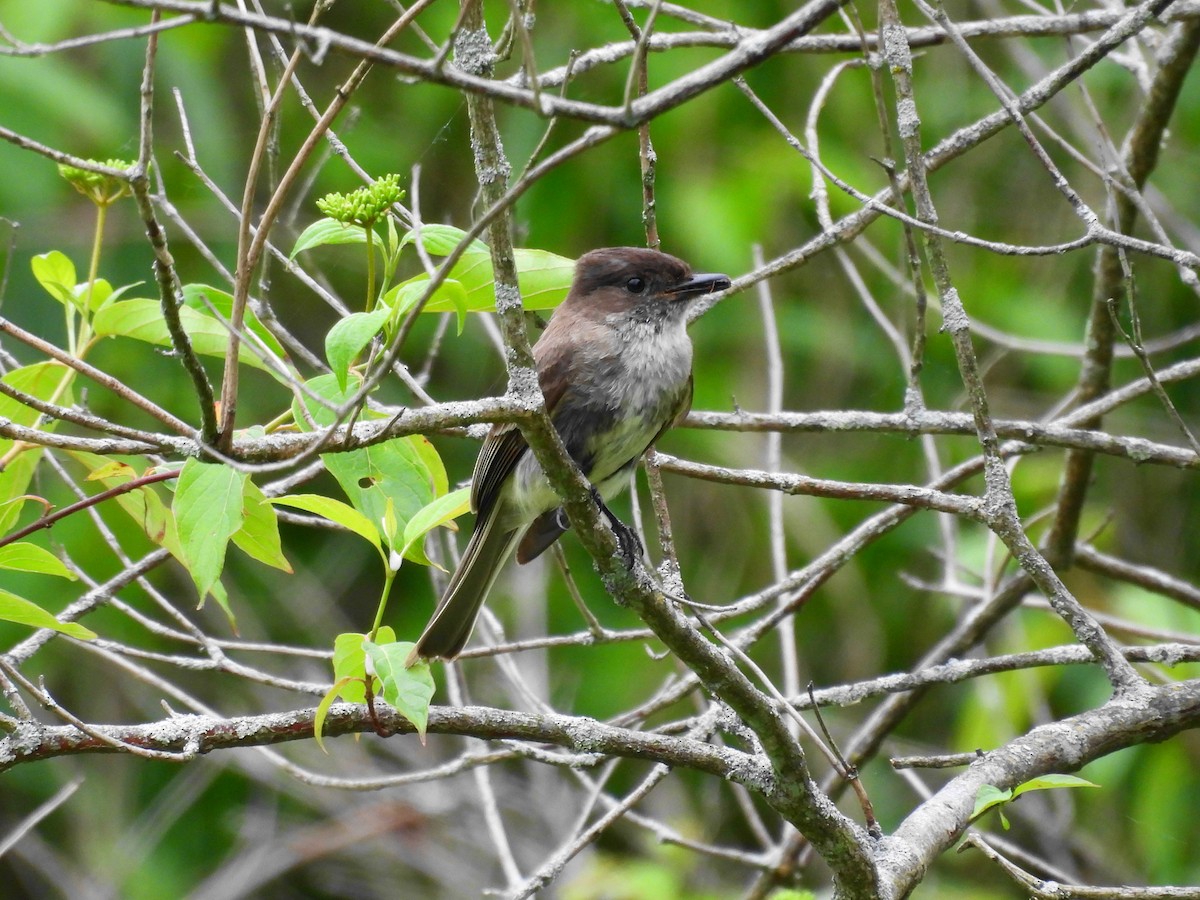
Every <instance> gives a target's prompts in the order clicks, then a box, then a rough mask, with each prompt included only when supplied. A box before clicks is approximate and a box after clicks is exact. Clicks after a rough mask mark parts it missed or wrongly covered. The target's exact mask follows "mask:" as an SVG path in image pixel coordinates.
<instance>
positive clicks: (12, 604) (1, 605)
mask: <svg viewBox="0 0 1200 900" xmlns="http://www.w3.org/2000/svg"><path fill="white" fill-rule="evenodd" d="M0 619H3V620H4V621H6V622H16V623H17V624H19V625H32V626H33V627H34V628H49V629H52V630H53V631H58V632H61V633H63V634H66V635H70V636H71V637H73V638H78V639H79V640H81V641H90V640H92V638H94V637H95V636H96V632H94V631H92V630H91V629H90V628H84V627H83V626H82V625H80V624H79V623H78V622H60V621H58V619H56V618H54V616H52V615H51V614H50V613H48V612H46V610H44V609H42V608H41V607H40V606H38V605H37V604H36V603H31V602H30V601H28V600H26V599H25V598H24V597H18V596H17V595H16V594H10V593H9V592H8V591H6V590H3V589H0Z"/></svg>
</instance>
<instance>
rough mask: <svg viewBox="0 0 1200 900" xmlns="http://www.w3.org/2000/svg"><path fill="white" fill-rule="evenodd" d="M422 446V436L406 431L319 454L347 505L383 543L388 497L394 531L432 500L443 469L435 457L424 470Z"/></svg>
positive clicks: (423, 439) (400, 528)
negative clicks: (435, 467) (357, 447)
mask: <svg viewBox="0 0 1200 900" xmlns="http://www.w3.org/2000/svg"><path fill="white" fill-rule="evenodd" d="M426 446H428V441H427V440H426V439H425V438H423V437H421V436H419V435H410V436H408V437H400V438H394V439H393V440H390V441H387V442H385V443H382V444H376V445H374V446H372V447H364V448H362V449H361V450H351V451H349V452H347V453H327V454H325V455H324V456H322V457H321V458H322V460H323V461H324V462H325V468H327V469H328V470H329V472H330V474H331V475H333V477H334V478H336V479H337V481H338V484H340V485H341V486H342V490H343V491H345V492H346V496H347V497H349V498H350V503H351V505H353V506H354V508H355V509H357V510H358V511H359V512H361V513H362V514H363V515H364V516H365V517H366V518H367V521H369V522H370V523H371V524H372V525H374V526H375V527H376V528H377V529H379V531H380V536H381V537H382V538H383V540H384V541H385V542H387V543H388V546H389V547H391V546H392V544H391V543H390V542H389V535H387V534H385V533H384V525H383V522H384V516H385V515H387V508H388V503H389V502H390V503H391V504H392V506H393V510H394V515H395V519H396V523H397V525H396V531H395V533H394V534H396V535H401V534H403V533H404V529H405V528H406V527H407V525H408V521H409V520H410V519H411V518H412V517H413V516H414V515H416V513H417V512H418V511H419V510H420V509H421V508H422V507H424V506H425V505H426V504H427V503H429V502H430V501H431V500H433V498H434V496H435V493H434V485H435V483H436V481H437V480H438V478H439V475H440V476H441V477H444V472H445V469H444V468H443V467H442V466H441V461H440V460H438V471H437V472H433V471H430V468H429V465H428V460H427V459H426V455H425V453H424V452H423V451H424V448H425V447H426ZM394 549H396V548H394Z"/></svg>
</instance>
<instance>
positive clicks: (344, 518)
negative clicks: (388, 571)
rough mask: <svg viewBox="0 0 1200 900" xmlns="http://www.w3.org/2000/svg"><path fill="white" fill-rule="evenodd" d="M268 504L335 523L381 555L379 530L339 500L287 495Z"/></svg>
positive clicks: (318, 496)
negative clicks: (302, 512)
mask: <svg viewBox="0 0 1200 900" xmlns="http://www.w3.org/2000/svg"><path fill="white" fill-rule="evenodd" d="M268 502H270V503H273V504H275V505H277V506H290V507H292V508H293V509H300V510H303V511H304V512H310V513H313V514H314V515H318V516H320V517H321V518H323V519H328V520H329V521H330V522H337V523H338V524H339V525H341V526H342V527H343V528H345V529H347V530H348V531H352V532H354V533H355V534H357V535H358V536H359V537H361V538H365V539H366V540H368V541H370V542H371V546H373V547H374V548H375V549H376V550H378V551H379V553H380V554H381V555H383V544H382V542H381V541H380V540H379V529H378V528H376V527H375V525H374V524H373V523H372V522H371V521H370V520H368V519H367V517H366V516H364V515H363V514H362V513H360V512H359V511H358V510H357V509H355V508H354V507H353V506H350V505H349V504H346V503H343V502H342V501H341V500H337V499H334V498H333V497H323V496H321V495H320V494H287V495H286V496H283V497H272V498H271V499H270V500H269V501H268Z"/></svg>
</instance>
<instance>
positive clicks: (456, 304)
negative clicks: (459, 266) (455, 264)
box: [383, 275, 470, 334]
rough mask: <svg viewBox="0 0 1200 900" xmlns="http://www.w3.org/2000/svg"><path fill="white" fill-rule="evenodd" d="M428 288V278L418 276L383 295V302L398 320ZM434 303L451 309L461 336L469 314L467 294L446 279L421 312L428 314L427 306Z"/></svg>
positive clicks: (454, 282)
mask: <svg viewBox="0 0 1200 900" xmlns="http://www.w3.org/2000/svg"><path fill="white" fill-rule="evenodd" d="M428 287H429V278H428V277H427V276H425V275H418V276H417V277H416V278H410V279H409V280H408V281H404V282H401V283H400V284H398V285H396V286H395V287H394V288H392V289H391V290H390V291H388V292H387V293H385V294H384V295H383V302H384V303H385V304H387V305H388V306H390V307H391V308H392V313H393V315H395V316H396V317H397V318H398V317H400V316H403V315H404V314H405V313H407V312H408V311H409V310H410V309H412V308H413V307H414V306H415V305H416V303H417V301H418V300H420V299H421V298H422V297H423V296H425V291H426V289H427V288H428ZM434 302H436V303H438V304H439V305H440V306H443V307H444V306H446V305H449V306H451V307H453V309H454V313H455V315H456V317H457V319H458V333H459V334H462V330H463V326H464V325H466V322H467V313H468V312H470V310H469V309H468V308H467V302H468V301H467V292H466V291H465V290H463V286H462V285H461V284H459V283H458V282H457V281H455V280H454V279H453V278H447V279H446V280H445V281H443V282H442V283H441V284H440V285H438V289H437V290H436V291H434V293H433V296H432V297H430V298H429V303H428V304H426V305H425V307H424V308H423V309H422V310H421V312H428V311H429V305H430V304H432V303H434Z"/></svg>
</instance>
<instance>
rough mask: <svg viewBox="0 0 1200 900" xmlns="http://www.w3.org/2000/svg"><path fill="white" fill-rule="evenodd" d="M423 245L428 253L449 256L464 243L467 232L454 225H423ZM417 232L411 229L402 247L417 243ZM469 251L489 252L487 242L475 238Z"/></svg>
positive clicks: (421, 232)
mask: <svg viewBox="0 0 1200 900" xmlns="http://www.w3.org/2000/svg"><path fill="white" fill-rule="evenodd" d="M420 234H421V246H423V247H424V248H425V250H426V252H427V253H432V254H433V255H434V256H449V255H450V254H451V253H452V252H454V248H455V247H457V246H458V245H459V244H461V243H462V240H463V238H464V237H466V236H467V233H466V232H465V231H463V230H462V229H461V228H455V227H454V226H453V225H438V224H433V225H422V226H421V231H420ZM416 238H417V232H415V231H410V232H408V233H407V234H405V235H404V239H403V240H402V241H401V242H400V246H401V247H406V246H408V245H409V244H412V243H415V241H416ZM467 252H468V253H487V252H488V248H487V244H485V243H484V242H483V241H481V240H479V238H475V240H473V241H471V246H470V247H468V248H467Z"/></svg>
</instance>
